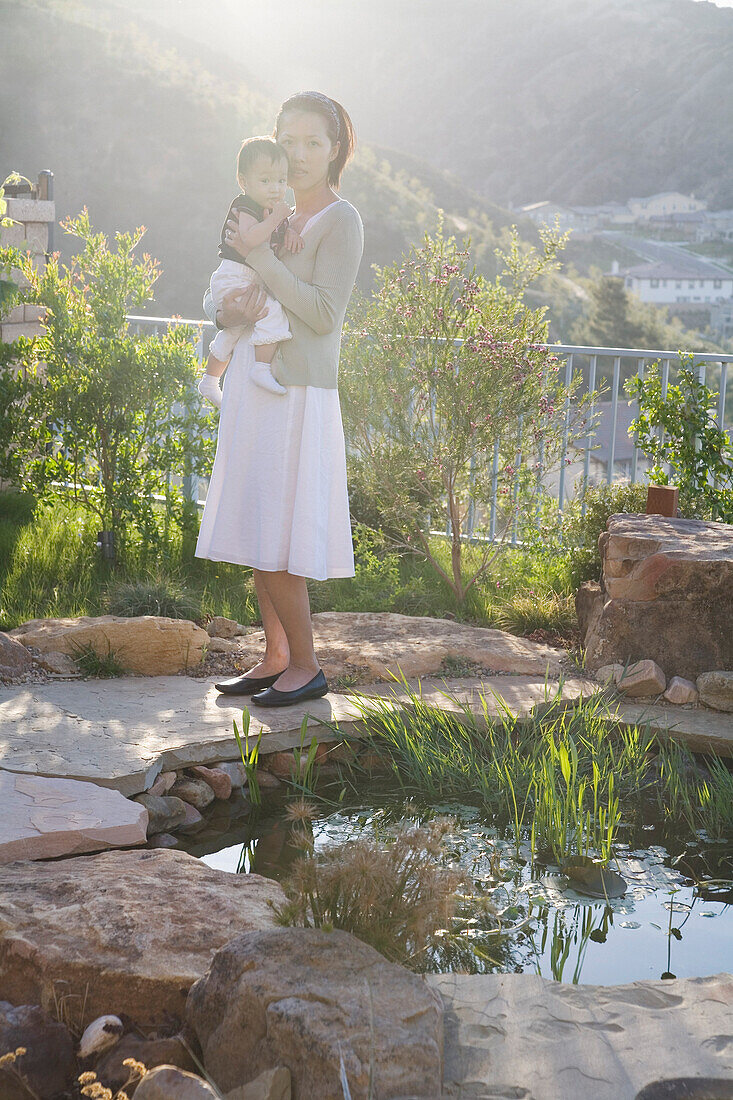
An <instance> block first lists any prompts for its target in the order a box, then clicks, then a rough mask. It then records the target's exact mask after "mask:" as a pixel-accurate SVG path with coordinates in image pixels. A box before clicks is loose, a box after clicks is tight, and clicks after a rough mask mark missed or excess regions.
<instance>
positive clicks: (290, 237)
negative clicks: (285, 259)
mask: <svg viewBox="0 0 733 1100" xmlns="http://www.w3.org/2000/svg"><path fill="white" fill-rule="evenodd" d="M304 247H305V241H304V240H303V238H302V237H301V235H300V233H296V232H295V230H294V229H291V228H290V226H288V228H287V229H286V230H285V235H284V237H283V243H282V248H283V251H285V252H300V251H301V249H302V248H304Z"/></svg>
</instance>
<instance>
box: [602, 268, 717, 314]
mask: <svg viewBox="0 0 733 1100" xmlns="http://www.w3.org/2000/svg"><path fill="white" fill-rule="evenodd" d="M604 274H605V275H611V276H616V277H618V278H622V279H623V280H624V285H625V286H626V289H627V290H630V291H632V292H633V293H634V294H636V295H637V296H638V297H639V298H640V299H641V300H642V302H653V303H655V304H656V305H674V304H676V303H678V302H699V303H700V304H704V303H707V304H709V305H710V304H713V303H719V302H725V301H727V300H728V299H729V298H731V297H733V273H731V272H730V271H728V270H727V269H726V268H724V267H719V266H718V264H714V263H712V262H711V261H710V260H704V259H698V258H696V257H695V256H687V257H685V258H684V260H681V261H680V262H677V261H675V262H673V263H644V264H634V265H633V266H632V267H625V268H619V264H618V261H617V260H614V262H613V263H612V265H611V270H610V271H606V272H604Z"/></svg>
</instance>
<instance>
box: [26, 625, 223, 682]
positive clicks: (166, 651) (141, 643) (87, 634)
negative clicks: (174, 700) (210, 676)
mask: <svg viewBox="0 0 733 1100" xmlns="http://www.w3.org/2000/svg"><path fill="white" fill-rule="evenodd" d="M9 634H10V637H11V638H15V639H16V640H17V641H19V642H22V643H23V645H25V646H32V647H33V648H34V649H38V650H40V651H41V652H46V651H49V650H53V651H54V652H59V653H68V654H69V656H71V657H75V656H76V655H77V652H78V648H79V646H84V645H87V644H89V645H91V646H92V648H93V649H94V651H95V653H97V655H98V656H100V657H106V656H107V654H108V652H110V651H111V652H113V653H114V654H115V655H116V657H117V659H118V660H119V662H120V664H121V665H122V666H123V668H124V669H125V670H126V671H128V672H138V673H141V674H142V675H143V676H169V675H172V674H173V673H176V672H182V671H184V670H186V669H190V668H193V667H195V666H196V665H199V664H200V663H201V661H202V659H203V655H204V647H205V646H206V645H208V643H209V635H208V634H207V633H206V631H205V630H202V629H201V627H200V626H196V623H193V622H191V621H190V620H189V619H169V618H166V617H165V616H161V615H138V616H135V617H134V618H126V617H125V616H123V615H97V616H90V615H82V616H81V617H80V618H78V619H29V621H28V622H26V623H21V625H20V626H16V627H15V628H14V629H13V630H11V631H9Z"/></svg>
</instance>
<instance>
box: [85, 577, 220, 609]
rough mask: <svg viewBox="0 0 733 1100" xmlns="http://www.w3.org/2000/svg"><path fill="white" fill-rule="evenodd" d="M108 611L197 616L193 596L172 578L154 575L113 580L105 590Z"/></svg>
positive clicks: (197, 603)
mask: <svg viewBox="0 0 733 1100" xmlns="http://www.w3.org/2000/svg"><path fill="white" fill-rule="evenodd" d="M107 609H108V612H109V614H110V615H126V616H129V617H130V618H133V617H134V616H136V615H163V616H166V617H167V618H170V619H198V618H200V617H201V608H200V605H199V602H198V600H197V599H196V597H195V596H193V595H191V593H190V592H189V591H188V589H187V588H186V587H185V585H184V584H183V583H182V582H181V581H179V580H178V579H176V578H170V577H163V576H160V575H158V576H157V577H152V578H150V579H149V580H138V581H117V582H114V583H113V584H111V585H110V586H109V588H108V590H107Z"/></svg>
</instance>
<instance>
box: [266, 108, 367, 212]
mask: <svg viewBox="0 0 733 1100" xmlns="http://www.w3.org/2000/svg"><path fill="white" fill-rule="evenodd" d="M288 111H313V112H314V113H315V114H318V115H320V116H321V118H322V119H323V121H324V122H325V124H326V133H327V134H328V138H329V141H330V142H331V144H332V145H335V144H336V142H337V141H338V142H340V143H341V144H340V145H339V151H338V156H337V157H335V158H334V159H333V160H332V161H331V163H330V165H329V167H328V182H329V183H330V184H331V186H332V187H335V188H336V190H337V191H338V188H339V184H340V183H341V174H342V172H343V170H344V168H345V167H346V165H347V164H348V163H349V161H350V160H351V158H352V157H353V155H354V149H355V148H356V135H355V133H354V127H353V125H352V122H351V119H350V118H349V116H348V114H347V112H346V110H345V109H344V108H343V107H342V106H341V104H340V103H338V102H337V101H336V100H335V99H331V98H330V97H329V96H327V95H323V93H322V92H296V93H295V95H291V96H290V98H289V99H286V100H285V102H284V103H283V105H282V107H281V108H280V110H279V111H278V112H277V118H276V119H275V126H274V129H273V131H272V136H273V138H275V139H277V135H278V130H279V129H280V121H281V119H282V117H283V115H284V114H287V112H288Z"/></svg>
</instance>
